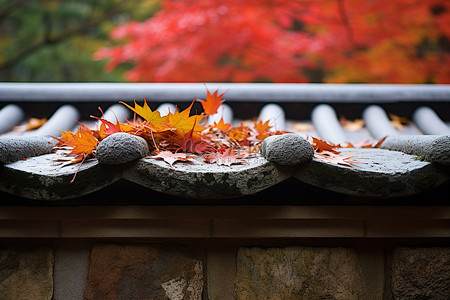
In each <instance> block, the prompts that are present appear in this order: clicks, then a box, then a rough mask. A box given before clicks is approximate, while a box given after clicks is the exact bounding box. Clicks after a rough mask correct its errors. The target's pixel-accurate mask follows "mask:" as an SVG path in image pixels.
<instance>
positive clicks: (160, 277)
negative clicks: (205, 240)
mask: <svg viewBox="0 0 450 300" xmlns="http://www.w3.org/2000/svg"><path fill="white" fill-rule="evenodd" d="M202 261H203V259H202V257H201V255H199V254H198V253H196V252H194V251H190V250H187V249H184V248H177V247H173V245H172V246H171V247H168V246H151V245H113V244H105V245H97V246H95V247H94V248H93V249H92V253H91V266H90V271H89V278H88V284H87V288H86V292H85V297H86V299H171V300H175V299H176V300H183V299H186V300H187V299H189V300H200V299H202V292H203V263H202Z"/></svg>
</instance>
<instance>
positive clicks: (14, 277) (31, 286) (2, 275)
mask: <svg viewBox="0 0 450 300" xmlns="http://www.w3.org/2000/svg"><path fill="white" fill-rule="evenodd" d="M53 261H54V258H53V250H52V249H51V248H49V247H36V248H35V247H27V248H0V298H1V299H16V300H19V299H27V300H28V299H52V297H53Z"/></svg>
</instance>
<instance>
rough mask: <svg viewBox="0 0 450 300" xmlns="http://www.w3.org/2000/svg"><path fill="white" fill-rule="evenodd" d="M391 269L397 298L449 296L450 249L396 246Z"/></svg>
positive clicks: (393, 290)
mask: <svg viewBox="0 0 450 300" xmlns="http://www.w3.org/2000/svg"><path fill="white" fill-rule="evenodd" d="M391 272H392V294H393V297H394V299H405V300H406V299H407V300H414V299H450V248H441V247H433V248H408V247H401V248H397V249H395V251H394V255H393V260H392V266H391Z"/></svg>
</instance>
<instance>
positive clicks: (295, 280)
mask: <svg viewBox="0 0 450 300" xmlns="http://www.w3.org/2000/svg"><path fill="white" fill-rule="evenodd" d="M361 274H362V272H361V269H360V266H359V264H358V260H357V255H356V253H355V252H354V251H352V250H349V249H345V248H314V247H287V248H269V249H261V248H240V249H239V252H238V258H237V276H236V297H237V299H246V300H251V299H271V300H275V299H277V300H278V299H279V300H288V299H345V300H350V299H363V293H364V284H363V279H362V275H361Z"/></svg>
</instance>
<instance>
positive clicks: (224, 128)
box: [213, 117, 231, 131]
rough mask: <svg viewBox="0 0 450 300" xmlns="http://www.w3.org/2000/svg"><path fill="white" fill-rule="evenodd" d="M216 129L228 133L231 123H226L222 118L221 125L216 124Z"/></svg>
mask: <svg viewBox="0 0 450 300" xmlns="http://www.w3.org/2000/svg"><path fill="white" fill-rule="evenodd" d="M213 127H215V128H217V129H219V130H222V131H228V130H229V129H230V127H231V123H225V122H224V121H223V117H221V118H220V120H219V123H216V122H214V126H213Z"/></svg>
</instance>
